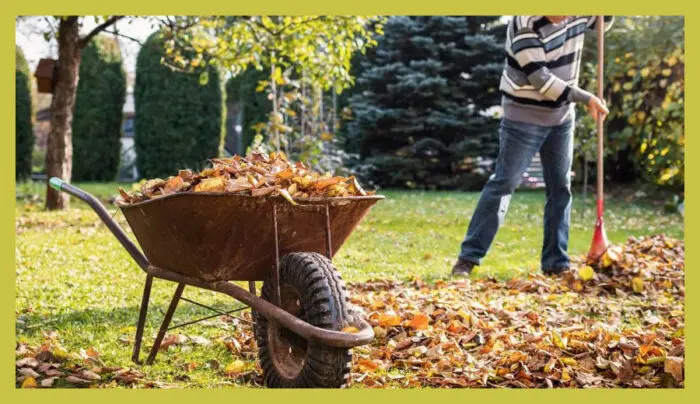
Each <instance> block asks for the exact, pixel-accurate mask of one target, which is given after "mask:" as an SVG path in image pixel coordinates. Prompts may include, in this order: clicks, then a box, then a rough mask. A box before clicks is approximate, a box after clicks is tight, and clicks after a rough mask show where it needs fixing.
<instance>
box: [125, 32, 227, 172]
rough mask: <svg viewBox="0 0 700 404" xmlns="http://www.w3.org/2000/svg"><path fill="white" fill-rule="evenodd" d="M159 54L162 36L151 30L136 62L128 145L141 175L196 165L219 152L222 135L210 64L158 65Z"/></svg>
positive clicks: (217, 84) (220, 98) (219, 94)
mask: <svg viewBox="0 0 700 404" xmlns="http://www.w3.org/2000/svg"><path fill="white" fill-rule="evenodd" d="M164 55H165V51H164V49H163V39H162V34H161V33H160V32H156V33H154V34H153V35H151V36H150V37H149V38H148V40H147V41H146V43H145V44H144V46H143V47H142V48H141V51H140V52H139V55H138V58H137V61H136V83H135V86H134V102H135V109H136V118H135V139H134V144H135V147H136V166H137V168H138V171H139V174H140V175H141V176H142V177H146V178H154V177H166V176H169V175H174V174H176V173H177V170H178V169H181V168H191V169H201V168H202V167H203V166H205V165H206V163H207V159H209V158H212V157H218V156H219V154H220V153H221V150H222V146H223V140H224V134H225V125H224V119H225V106H224V101H225V95H224V89H223V88H222V87H223V86H222V80H221V77H220V74H219V72H218V71H217V70H216V69H215V68H213V67H211V66H209V67H206V70H203V69H202V70H201V71H198V72H194V73H187V72H181V71H174V70H172V69H171V68H169V67H167V66H165V65H164V64H162V63H161V60H162V58H163V57H164ZM203 72H207V75H208V80H206V82H202V81H201V78H202V75H201V73H203Z"/></svg>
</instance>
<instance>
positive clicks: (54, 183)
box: [49, 177, 63, 191]
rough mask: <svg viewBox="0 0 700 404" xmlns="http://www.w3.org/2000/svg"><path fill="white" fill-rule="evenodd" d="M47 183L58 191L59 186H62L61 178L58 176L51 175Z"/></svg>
mask: <svg viewBox="0 0 700 404" xmlns="http://www.w3.org/2000/svg"><path fill="white" fill-rule="evenodd" d="M49 185H50V186H51V188H53V189H55V190H56V191H60V190H61V186H63V180H62V179H60V178H58V177H51V179H50V180H49Z"/></svg>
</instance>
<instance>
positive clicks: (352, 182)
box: [119, 152, 372, 204]
mask: <svg viewBox="0 0 700 404" xmlns="http://www.w3.org/2000/svg"><path fill="white" fill-rule="evenodd" d="M211 162H212V164H213V167H212V168H207V169H205V170H202V171H201V172H199V173H196V174H195V173H193V172H192V171H191V170H180V172H179V173H178V175H177V176H175V177H170V178H168V179H167V180H164V179H161V178H156V179H151V180H147V181H145V182H143V183H142V184H141V185H140V186H137V187H136V189H135V190H134V191H133V192H131V193H129V192H127V191H125V190H124V189H122V188H119V194H120V197H121V201H122V202H124V203H127V204H129V203H136V202H141V201H145V200H149V199H155V198H159V197H162V196H166V195H171V194H175V193H180V192H228V193H235V194H240V195H250V196H254V197H259V196H265V195H271V196H282V197H283V198H285V199H287V200H288V201H289V202H290V203H292V204H296V202H295V200H294V198H310V197H312V198H313V197H346V196H364V195H369V194H372V192H366V191H365V190H363V189H362V187H361V186H360V184H359V183H358V182H357V179H356V178H355V177H353V176H350V177H338V176H336V177H333V176H331V175H330V174H329V173H327V174H320V173H316V172H313V171H312V170H310V169H309V168H308V167H306V166H305V165H304V164H303V163H301V162H296V163H295V162H292V161H289V160H288V159H287V157H286V156H285V154H284V153H274V152H273V153H270V154H269V155H267V154H265V153H260V152H252V153H251V154H250V155H248V156H246V157H241V156H238V155H235V156H233V157H230V158H218V159H212V160H211Z"/></svg>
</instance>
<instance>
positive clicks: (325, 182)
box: [316, 177, 345, 189]
mask: <svg viewBox="0 0 700 404" xmlns="http://www.w3.org/2000/svg"><path fill="white" fill-rule="evenodd" d="M343 181H345V178H343V177H331V178H325V179H322V180H318V181H316V189H323V188H326V187H330V186H331V185H336V184H339V183H341V182H343Z"/></svg>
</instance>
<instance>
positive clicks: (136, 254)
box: [49, 177, 149, 271]
mask: <svg viewBox="0 0 700 404" xmlns="http://www.w3.org/2000/svg"><path fill="white" fill-rule="evenodd" d="M49 185H50V186H51V188H53V189H55V190H57V191H61V192H65V193H67V194H70V195H72V196H74V197H76V198H78V199H80V200H82V201H83V202H85V203H87V204H88V205H89V206H90V207H91V208H92V210H94V211H95V213H97V216H99V217H100V219H102V222H104V224H105V225H106V226H107V228H108V229H109V230H110V231H111V232H112V234H114V237H116V238H117V240H119V242H120V243H121V244H122V245H123V246H124V248H125V249H126V251H127V252H129V255H131V258H133V259H134V261H136V263H137V264H138V265H139V267H141V269H143V270H144V271H146V269H147V268H148V265H149V262H148V259H147V258H146V256H144V255H143V253H142V252H141V250H140V249H139V248H138V247H137V246H136V244H134V242H133V241H131V239H129V237H128V236H127V235H126V233H124V230H123V229H122V228H121V226H119V224H118V223H117V222H116V221H114V219H112V215H111V214H110V213H109V212H108V211H107V209H106V208H105V207H104V205H103V204H102V203H101V202H100V201H99V200H98V199H97V198H95V197H94V196H93V195H92V194H90V193H89V192H86V191H83V190H82V189H80V188H78V187H76V186H74V185H71V184H69V183H67V182H65V181H63V180H62V179H60V178H57V177H52V178H51V179H50V180H49Z"/></svg>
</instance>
